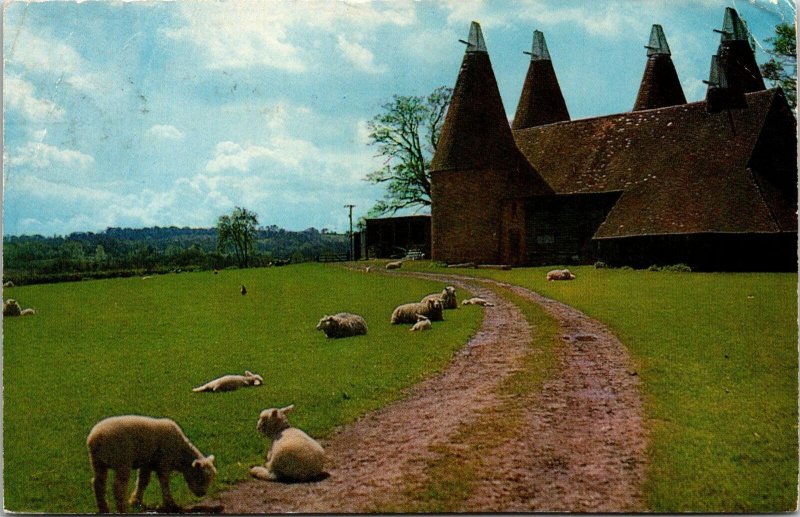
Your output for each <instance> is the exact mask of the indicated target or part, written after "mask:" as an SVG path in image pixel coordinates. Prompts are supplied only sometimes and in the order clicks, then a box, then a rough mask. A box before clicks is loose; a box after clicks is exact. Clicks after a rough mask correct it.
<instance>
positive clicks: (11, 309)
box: [3, 298, 22, 316]
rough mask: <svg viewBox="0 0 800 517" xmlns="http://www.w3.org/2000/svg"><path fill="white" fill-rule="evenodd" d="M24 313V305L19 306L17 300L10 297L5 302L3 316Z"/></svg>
mask: <svg viewBox="0 0 800 517" xmlns="http://www.w3.org/2000/svg"><path fill="white" fill-rule="evenodd" d="M20 314H22V307H20V306H19V303H17V300H14V299H13V298H9V299H8V300H6V301H5V302H4V303H3V316H19V315H20Z"/></svg>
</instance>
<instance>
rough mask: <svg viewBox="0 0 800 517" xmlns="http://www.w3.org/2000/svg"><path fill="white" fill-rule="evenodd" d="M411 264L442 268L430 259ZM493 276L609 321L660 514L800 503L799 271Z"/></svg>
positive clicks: (529, 271) (527, 271) (652, 500)
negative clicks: (643, 424) (621, 347)
mask: <svg viewBox="0 0 800 517" xmlns="http://www.w3.org/2000/svg"><path fill="white" fill-rule="evenodd" d="M403 268H404V269H417V270H420V271H434V272H442V271H445V270H442V269H441V268H436V267H432V266H431V264H430V263H427V262H418V263H414V262H406V263H405V264H404V265H403ZM549 269H552V268H522V269H515V270H512V271H495V270H473V269H466V270H452V269H448V270H446V271H447V272H448V273H462V274H469V275H480V276H488V277H492V278H496V279H498V280H503V281H505V282H509V283H513V284H518V285H522V286H525V287H528V288H531V289H533V290H535V291H537V292H540V293H542V294H543V295H545V296H548V297H551V298H554V299H557V300H560V301H563V302H565V303H568V304H569V305H572V306H574V307H577V308H578V309H580V310H582V311H584V312H586V313H587V314H589V315H591V316H593V317H595V318H596V319H598V320H600V321H602V322H604V323H606V324H607V325H609V326H610V327H611V328H612V329H613V330H614V331H615V333H616V334H617V335H618V337H619V338H620V339H621V340H622V342H623V343H624V344H625V345H626V346H627V347H628V350H629V351H630V352H631V354H632V356H633V358H634V359H635V361H636V362H637V363H638V364H637V369H638V374H639V375H640V377H641V379H642V381H643V384H644V395H645V404H646V406H645V407H646V413H647V416H648V428H649V429H650V433H651V442H652V443H651V447H650V450H649V455H650V458H649V461H650V466H649V471H648V481H647V485H646V493H647V497H648V502H649V506H650V509H651V510H652V511H655V512H701V513H706V512H708V513H712V512H749V513H754V512H782V511H793V510H794V509H795V507H796V504H797V503H796V501H797V474H798V442H797V432H798V429H797V421H798V414H797V400H798V385H797V379H798V377H797V376H798V370H797V366H798V352H797V347H798V336H797V275H796V274H781V273H768V274H766V273H736V274H731V273H671V272H651V271H629V270H617V269H594V268H593V267H575V268H570V270H571V271H573V272H574V273H575V274H576V275H577V280H575V281H573V282H547V281H546V280H545V273H546V272H547V271H548V270H549Z"/></svg>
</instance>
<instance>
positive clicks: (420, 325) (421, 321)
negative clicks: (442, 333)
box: [409, 314, 433, 332]
mask: <svg viewBox="0 0 800 517" xmlns="http://www.w3.org/2000/svg"><path fill="white" fill-rule="evenodd" d="M431 328H433V325H431V320H429V319H428V318H426V317H425V316H423V315H422V314H417V322H416V323H414V326H413V327H411V328H410V329H409V330H410V331H411V332H417V331H420V330H430V329H431Z"/></svg>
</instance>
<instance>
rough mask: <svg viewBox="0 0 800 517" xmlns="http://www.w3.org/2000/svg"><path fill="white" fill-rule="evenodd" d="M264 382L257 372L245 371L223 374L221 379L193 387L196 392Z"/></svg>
mask: <svg viewBox="0 0 800 517" xmlns="http://www.w3.org/2000/svg"><path fill="white" fill-rule="evenodd" d="M263 383H264V378H263V377H261V376H260V375H258V374H257V373H253V372H249V371H245V372H244V375H223V376H222V377H220V378H219V379H214V380H213V381H209V382H207V383H205V384H203V385H202V386H198V387H196V388H193V389H192V391H194V392H201V391H212V392H215V393H216V392H218V391H233V390H238V389H239V388H246V387H247V386H261V385H262V384H263Z"/></svg>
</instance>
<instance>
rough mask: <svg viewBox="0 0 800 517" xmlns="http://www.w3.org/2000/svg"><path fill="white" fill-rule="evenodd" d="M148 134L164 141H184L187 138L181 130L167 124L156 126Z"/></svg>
mask: <svg viewBox="0 0 800 517" xmlns="http://www.w3.org/2000/svg"><path fill="white" fill-rule="evenodd" d="M147 132H148V133H150V134H151V135H153V136H155V137H158V138H163V139H164V140H183V138H184V136H185V135H184V133H183V132H182V131H181V130H180V129H178V128H176V127H175V126H170V125H167V124H156V125H154V126H152V127H150V129H148V130H147Z"/></svg>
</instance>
